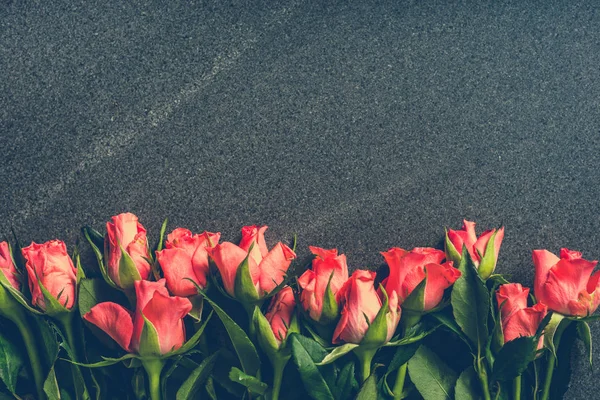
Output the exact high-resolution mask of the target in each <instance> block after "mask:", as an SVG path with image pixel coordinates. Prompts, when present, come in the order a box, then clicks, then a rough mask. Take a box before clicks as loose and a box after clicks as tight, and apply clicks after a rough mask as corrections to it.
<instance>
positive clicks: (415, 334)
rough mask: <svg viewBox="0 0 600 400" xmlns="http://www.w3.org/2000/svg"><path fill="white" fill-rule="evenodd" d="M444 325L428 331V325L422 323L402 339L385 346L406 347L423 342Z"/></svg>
mask: <svg viewBox="0 0 600 400" xmlns="http://www.w3.org/2000/svg"><path fill="white" fill-rule="evenodd" d="M440 326H442V324H436V325H435V326H433V327H432V328H430V329H426V325H425V324H424V323H422V322H419V323H418V324H416V325H414V326H413V327H411V328H410V329H409V330H408V331H407V332H406V334H405V335H404V337H403V338H402V339H398V340H395V341H392V342H388V343H386V344H385V346H387V347H397V346H406V345H409V344H413V343H416V342H419V341H421V340H422V339H424V338H426V337H427V336H429V335H431V334H432V333H433V332H435V331H436V330H437V329H438V328H439V327H440Z"/></svg>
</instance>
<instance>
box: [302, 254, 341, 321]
mask: <svg viewBox="0 0 600 400" xmlns="http://www.w3.org/2000/svg"><path fill="white" fill-rule="evenodd" d="M309 249H310V251H311V252H312V253H313V254H314V255H315V256H316V257H315V258H314V259H313V261H312V269H308V270H306V271H304V273H303V274H302V276H300V278H298V285H300V287H301V288H302V294H301V295H300V300H301V301H302V307H303V308H304V310H306V311H307V312H308V313H309V314H310V317H311V318H312V319H313V320H315V321H319V320H320V319H321V312H322V310H323V297H324V296H325V290H326V289H327V285H328V284H329V288H330V289H331V293H332V294H333V295H334V296H335V295H336V294H337V292H338V291H339V290H340V288H341V287H342V286H343V284H344V282H346V281H347V280H348V265H347V264H346V256H345V255H344V254H340V255H338V252H337V249H331V250H325V249H321V248H319V247H313V246H309ZM332 274H333V276H332ZM330 278H331V283H330V281H329V279H330Z"/></svg>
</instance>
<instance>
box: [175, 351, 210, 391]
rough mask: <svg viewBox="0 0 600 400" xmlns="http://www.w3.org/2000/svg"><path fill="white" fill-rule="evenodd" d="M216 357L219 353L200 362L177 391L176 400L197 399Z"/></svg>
mask: <svg viewBox="0 0 600 400" xmlns="http://www.w3.org/2000/svg"><path fill="white" fill-rule="evenodd" d="M218 357H219V352H216V353H213V354H212V355H210V356H209V357H207V358H205V359H204V360H202V362H201V363H200V365H199V366H198V367H197V368H196V369H194V370H193V371H192V372H191V373H190V375H189V377H188V378H187V379H186V380H185V382H183V384H182V385H181V387H180V388H179V389H178V390H177V395H176V397H175V398H176V400H191V399H195V398H197V397H198V396H197V394H198V391H199V390H200V388H201V387H202V384H203V383H204V382H205V381H206V379H208V377H209V376H210V374H211V373H212V369H213V367H214V365H215V362H216V361H217V358H218Z"/></svg>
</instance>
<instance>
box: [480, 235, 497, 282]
mask: <svg viewBox="0 0 600 400" xmlns="http://www.w3.org/2000/svg"><path fill="white" fill-rule="evenodd" d="M497 233H498V230H496V231H495V232H494V233H493V234H492V236H491V237H490V240H488V242H487V245H486V246H485V254H483V257H481V259H480V260H479V267H478V268H477V271H478V272H479V276H480V277H481V279H483V280H484V281H485V280H486V279H488V278H489V277H490V276H491V275H492V274H493V273H494V269H496V261H497V260H496V249H495V246H494V240H495V239H496V234H497ZM480 256H481V254H480Z"/></svg>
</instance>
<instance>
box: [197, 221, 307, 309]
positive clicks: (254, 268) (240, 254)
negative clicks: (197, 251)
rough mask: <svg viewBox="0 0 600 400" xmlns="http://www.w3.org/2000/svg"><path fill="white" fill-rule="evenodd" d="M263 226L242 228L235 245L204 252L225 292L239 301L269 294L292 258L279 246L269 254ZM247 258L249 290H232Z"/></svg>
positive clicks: (219, 246)
mask: <svg viewBox="0 0 600 400" xmlns="http://www.w3.org/2000/svg"><path fill="white" fill-rule="evenodd" d="M266 230H267V227H266V226H262V227H258V226H245V227H244V228H242V240H241V241H240V244H239V245H235V244H233V243H230V242H223V243H221V244H217V245H216V246H215V247H212V248H210V249H208V253H209V254H210V256H211V257H212V259H213V260H214V262H215V264H216V266H217V268H218V270H219V273H220V274H221V278H222V280H223V286H224V288H225V291H226V292H227V293H228V294H229V295H230V296H232V297H235V298H237V299H238V300H240V301H248V302H252V301H257V300H259V299H262V298H263V297H264V296H265V295H267V294H269V293H270V292H271V291H273V289H275V288H276V287H277V286H278V285H279V284H281V283H282V282H283V280H284V278H285V275H286V272H287V270H288V268H289V267H290V264H291V262H292V260H293V259H294V258H296V254H295V253H294V252H293V251H292V249H290V248H289V247H288V246H286V245H285V244H283V243H281V242H279V243H277V244H276V245H275V246H273V248H272V249H271V250H269V249H268V248H267V244H266V242H265V236H264V235H265V231H266ZM246 258H248V270H249V274H250V279H251V282H252V286H253V287H243V288H240V287H236V276H237V274H238V269H239V267H240V266H241V265H242V263H243V262H244V260H245V259H246Z"/></svg>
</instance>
